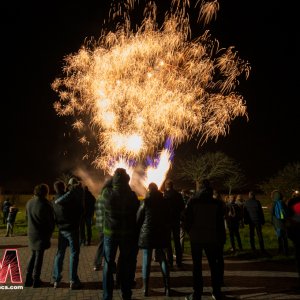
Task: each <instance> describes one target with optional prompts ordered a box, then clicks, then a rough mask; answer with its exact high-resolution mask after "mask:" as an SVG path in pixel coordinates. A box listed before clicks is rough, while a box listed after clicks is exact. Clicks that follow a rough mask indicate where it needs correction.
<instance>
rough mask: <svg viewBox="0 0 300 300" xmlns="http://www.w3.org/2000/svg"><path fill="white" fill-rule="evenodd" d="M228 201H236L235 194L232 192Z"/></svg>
mask: <svg viewBox="0 0 300 300" xmlns="http://www.w3.org/2000/svg"><path fill="white" fill-rule="evenodd" d="M228 201H229V202H230V203H234V202H235V196H234V195H232V194H231V195H229V198H228Z"/></svg>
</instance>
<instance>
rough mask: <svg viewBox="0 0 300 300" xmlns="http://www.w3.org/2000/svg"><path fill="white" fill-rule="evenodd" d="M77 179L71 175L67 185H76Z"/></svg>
mask: <svg viewBox="0 0 300 300" xmlns="http://www.w3.org/2000/svg"><path fill="white" fill-rule="evenodd" d="M78 183H79V182H78V180H77V179H76V178H75V177H72V178H71V179H70V180H69V182H68V185H76V184H78Z"/></svg>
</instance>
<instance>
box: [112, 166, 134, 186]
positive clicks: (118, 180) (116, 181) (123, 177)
mask: <svg viewBox="0 0 300 300" xmlns="http://www.w3.org/2000/svg"><path fill="white" fill-rule="evenodd" d="M129 181H130V176H129V175H128V174H127V172H126V170H125V169H123V168H117V169H116V170H115V172H114V175H113V178H112V183H113V186H120V185H128V184H129Z"/></svg>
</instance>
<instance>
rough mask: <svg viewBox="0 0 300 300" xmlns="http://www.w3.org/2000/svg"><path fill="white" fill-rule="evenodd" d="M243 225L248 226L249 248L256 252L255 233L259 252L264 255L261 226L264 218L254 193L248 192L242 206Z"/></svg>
mask: <svg viewBox="0 0 300 300" xmlns="http://www.w3.org/2000/svg"><path fill="white" fill-rule="evenodd" d="M244 223H245V224H248V225H249V237H250V246H251V249H252V250H253V251H255V250H256V247H255V238H254V234H255V231H256V234H257V237H258V242H259V246H260V250H261V252H262V253H265V252H266V251H265V244H264V239H263V234H262V226H263V225H264V224H265V216H264V212H263V209H262V206H261V203H260V201H259V200H257V199H256V197H255V193H254V191H250V192H249V196H248V199H247V200H246V201H245V205H244Z"/></svg>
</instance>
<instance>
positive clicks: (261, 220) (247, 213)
mask: <svg viewBox="0 0 300 300" xmlns="http://www.w3.org/2000/svg"><path fill="white" fill-rule="evenodd" d="M244 223H245V224H249V223H252V224H254V225H264V224H265V216H264V212H263V209H262V206H261V203H260V201H259V200H257V199H256V198H255V197H253V198H249V199H248V200H246V201H245V205H244Z"/></svg>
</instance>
